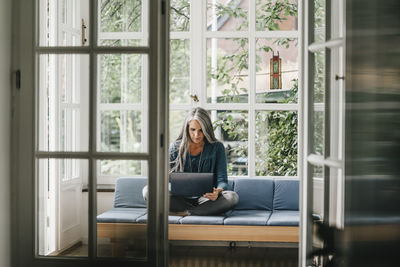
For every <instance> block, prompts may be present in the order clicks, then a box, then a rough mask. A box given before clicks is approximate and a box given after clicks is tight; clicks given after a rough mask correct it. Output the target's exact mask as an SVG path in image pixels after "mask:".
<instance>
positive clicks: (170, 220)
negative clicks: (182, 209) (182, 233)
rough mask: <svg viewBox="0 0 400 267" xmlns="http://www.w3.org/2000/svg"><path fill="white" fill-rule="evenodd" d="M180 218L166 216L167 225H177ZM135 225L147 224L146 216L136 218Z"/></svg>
mask: <svg viewBox="0 0 400 267" xmlns="http://www.w3.org/2000/svg"><path fill="white" fill-rule="evenodd" d="M180 218H182V216H172V215H171V216H168V223H171V224H177V223H179V219H180ZM136 222H137V223H147V214H145V215H143V216H141V217H139V218H137V220H136Z"/></svg>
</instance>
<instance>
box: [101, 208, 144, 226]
mask: <svg viewBox="0 0 400 267" xmlns="http://www.w3.org/2000/svg"><path fill="white" fill-rule="evenodd" d="M146 212H147V209H146V208H113V209H111V210H108V211H106V212H104V213H102V214H100V215H98V216H97V222H102V223H135V222H136V219H137V218H139V217H141V216H143V215H144V214H146Z"/></svg>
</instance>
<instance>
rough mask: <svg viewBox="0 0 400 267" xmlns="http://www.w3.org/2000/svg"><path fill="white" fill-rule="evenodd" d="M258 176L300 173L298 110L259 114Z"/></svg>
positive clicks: (260, 112)
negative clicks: (298, 168)
mask: <svg viewBox="0 0 400 267" xmlns="http://www.w3.org/2000/svg"><path fill="white" fill-rule="evenodd" d="M256 121H257V124H256V175H260V176H267V175H271V176H295V175H297V112H293V111H259V112H257V115H256Z"/></svg>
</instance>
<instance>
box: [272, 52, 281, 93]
mask: <svg viewBox="0 0 400 267" xmlns="http://www.w3.org/2000/svg"><path fill="white" fill-rule="evenodd" d="M270 68H271V70H270V89H282V71H281V70H282V60H281V59H280V58H279V51H278V55H277V56H275V55H274V52H272V58H271V62H270Z"/></svg>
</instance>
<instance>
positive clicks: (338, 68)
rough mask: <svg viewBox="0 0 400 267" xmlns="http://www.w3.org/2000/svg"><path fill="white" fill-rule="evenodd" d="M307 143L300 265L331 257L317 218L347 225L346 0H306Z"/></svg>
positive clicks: (311, 263) (313, 264)
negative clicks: (321, 252)
mask: <svg viewBox="0 0 400 267" xmlns="http://www.w3.org/2000/svg"><path fill="white" fill-rule="evenodd" d="M305 4H306V5H305V16H304V17H305V18H306V19H305V29H308V30H306V31H305V38H304V40H305V45H304V47H305V51H304V55H305V62H304V66H305V69H306V71H305V76H304V80H305V85H304V88H306V90H305V121H306V127H305V135H304V136H305V138H306V139H305V140H304V142H305V146H304V168H305V169H304V174H306V175H307V178H306V179H305V181H304V183H303V184H304V186H303V189H302V203H303V205H302V207H303V211H304V212H303V213H302V218H301V221H302V229H301V231H302V237H303V238H302V244H301V251H300V253H301V255H300V259H301V266H322V265H323V262H324V261H325V262H326V261H327V260H328V255H325V256H324V257H312V256H311V253H313V252H315V251H317V250H318V249H322V248H323V247H325V246H326V242H327V240H325V239H324V237H321V236H317V234H316V224H317V223H323V224H325V225H329V226H332V227H336V228H342V227H343V216H344V115H345V114H344V96H345V95H344V90H345V77H344V73H345V69H344V68H345V54H344V53H345V21H344V19H345V16H344V14H345V10H344V7H345V1H342V0H341V1H330V0H313V1H306V3H305Z"/></svg>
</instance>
